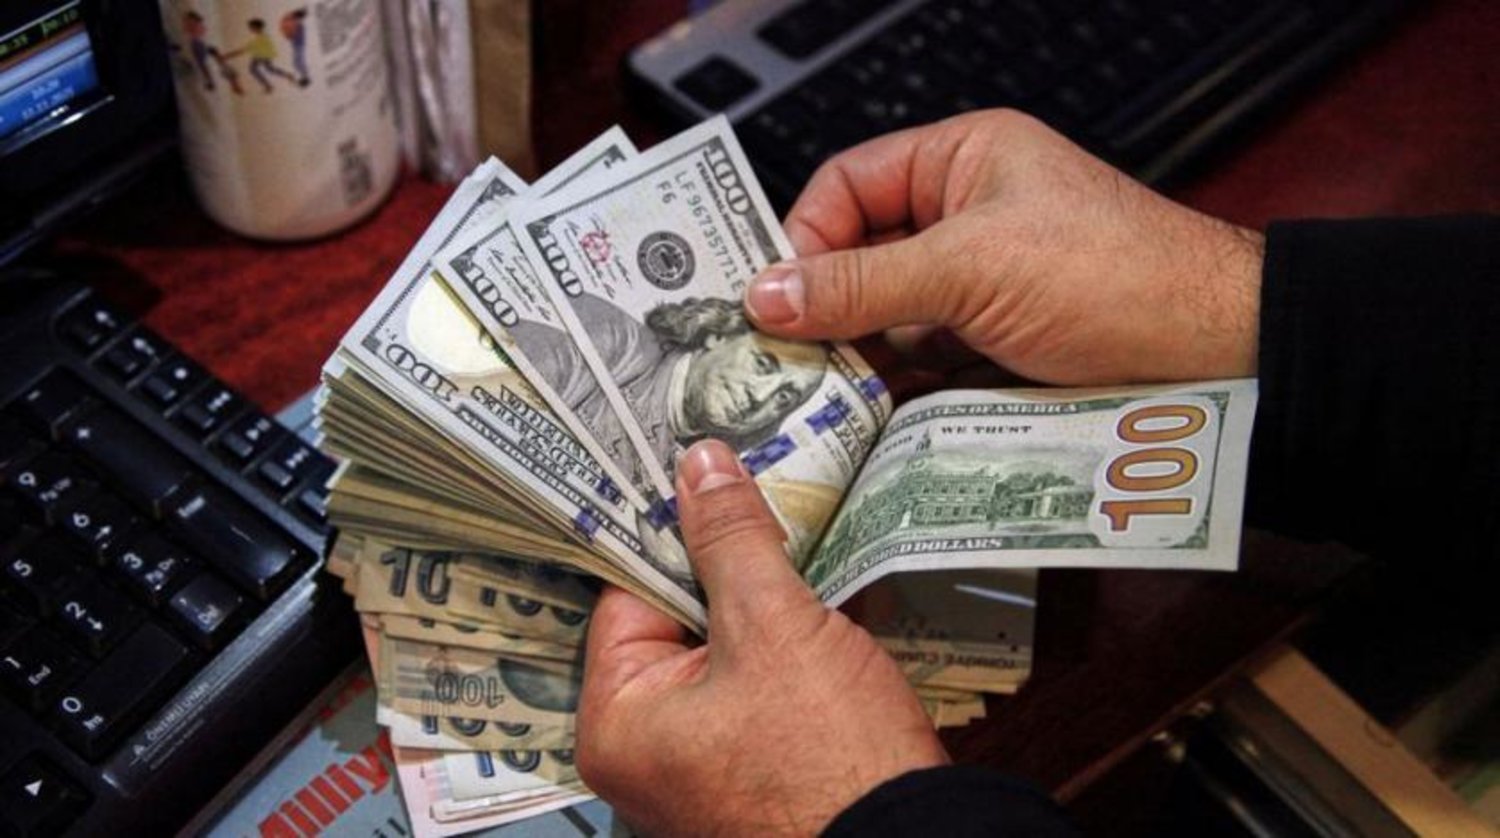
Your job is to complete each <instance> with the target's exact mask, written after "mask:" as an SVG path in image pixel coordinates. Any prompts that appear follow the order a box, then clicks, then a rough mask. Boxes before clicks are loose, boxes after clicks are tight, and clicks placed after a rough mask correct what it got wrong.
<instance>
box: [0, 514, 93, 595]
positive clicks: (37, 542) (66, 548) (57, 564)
mask: <svg viewBox="0 0 1500 838" xmlns="http://www.w3.org/2000/svg"><path fill="white" fill-rule="evenodd" d="M78 565H79V558H78V553H77V552H76V551H75V550H74V549H73V547H72V545H70V544H68V543H67V542H66V541H63V540H62V537H61V536H59V535H58V534H56V533H45V534H43V535H42V536H41V537H40V538H37V539H34V540H32V541H30V542H28V543H25V544H22V545H20V546H18V547H17V548H16V549H15V550H13V551H12V552H11V554H10V556H9V557H8V558H6V559H5V564H4V565H3V567H0V578H3V579H4V580H5V582H6V585H7V587H9V588H10V589H11V590H13V591H14V592H15V593H16V594H17V596H18V598H19V599H20V601H21V602H23V603H24V604H25V605H26V606H27V607H29V608H30V609H31V611H32V613H35V614H41V615H43V616H46V615H48V614H51V613H52V612H53V611H54V610H55V609H56V606H57V602H58V600H59V599H61V598H62V597H63V595H65V594H66V593H67V592H68V589H69V588H71V587H72V586H73V582H74V574H75V573H76V571H77V570H78Z"/></svg>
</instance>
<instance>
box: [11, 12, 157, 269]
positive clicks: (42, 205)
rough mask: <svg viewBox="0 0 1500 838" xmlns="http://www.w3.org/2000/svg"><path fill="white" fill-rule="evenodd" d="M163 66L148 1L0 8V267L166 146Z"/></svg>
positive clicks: (129, 176)
mask: <svg viewBox="0 0 1500 838" xmlns="http://www.w3.org/2000/svg"><path fill="white" fill-rule="evenodd" d="M168 66H169V65H168V62H167V56H166V46H165V44H164V39H163V37H162V29H161V21H160V17H159V15H158V12H157V7H156V0H6V2H4V3H3V4H0V264H4V263H6V262H9V261H11V260H12V259H14V258H15V257H16V256H18V255H19V254H20V253H21V252H23V251H24V250H25V249H26V248H27V247H29V246H30V245H31V244H32V243H34V242H35V241H37V240H38V239H40V238H42V237H43V236H46V235H48V234H50V233H51V232H53V231H55V230H56V229H57V228H58V227H59V226H61V225H62V224H64V223H66V222H67V221H69V220H70V219H72V218H75V217H76V216H77V215H78V214H79V213H81V212H83V211H85V210H87V209H88V208H89V207H91V206H94V205H95V204H97V203H98V202H100V201H101V200H103V199H105V198H107V197H108V196H110V195H112V194H114V193H116V192H118V191H119V190H120V189H122V188H123V187H124V186H125V185H126V184H128V183H129V182H130V181H131V180H132V179H133V177H134V176H135V175H137V174H138V173H140V171H141V170H142V169H144V167H145V166H146V165H147V164H148V163H149V162H150V161H151V160H152V159H154V158H155V157H157V156H158V155H160V154H161V153H162V152H163V151H164V150H166V149H167V148H169V147H170V144H171V138H172V137H173V131H172V124H173V123H172V119H171V103H172V87H171V85H172V81H171V76H170V71H169V69H168Z"/></svg>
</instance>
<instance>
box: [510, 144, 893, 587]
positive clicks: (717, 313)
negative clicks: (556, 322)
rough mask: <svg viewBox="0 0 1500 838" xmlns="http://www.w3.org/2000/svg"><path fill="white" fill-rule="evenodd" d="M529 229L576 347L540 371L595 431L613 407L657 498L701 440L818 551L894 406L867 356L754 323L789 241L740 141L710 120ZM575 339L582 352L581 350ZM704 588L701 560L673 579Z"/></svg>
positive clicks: (525, 231) (545, 213) (805, 548)
mask: <svg viewBox="0 0 1500 838" xmlns="http://www.w3.org/2000/svg"><path fill="white" fill-rule="evenodd" d="M512 220H513V223H515V224H516V226H517V228H518V229H519V230H520V232H521V236H520V240H521V246H522V247H523V248H524V249H525V251H526V254H527V256H528V258H529V259H530V261H531V264H532V265H533V266H535V267H536V268H537V269H538V270H540V271H541V274H542V279H543V282H544V285H545V288H546V290H547V293H548V294H550V295H551V299H552V301H553V303H554V304H555V306H556V308H557V311H558V313H559V314H560V315H561V318H562V321H563V323H564V325H565V326H566V331H567V332H568V333H570V334H571V335H572V338H573V341H572V342H569V343H568V344H564V343H563V342H562V341H559V342H558V344H559V347H558V350H557V351H553V352H545V353H543V352H538V353H536V354H535V355H533V357H532V361H533V362H534V363H536V364H537V365H539V366H543V367H545V366H549V365H550V366H553V367H554V368H553V369H544V370H543V376H544V377H546V378H548V379H550V380H555V381H561V380H567V379H571V378H575V377H582V376H585V375H586V374H587V373H586V372H585V371H584V370H582V369H581V367H583V366H586V367H588V369H589V370H590V371H592V373H593V377H594V378H595V379H596V380H597V382H598V385H599V386H598V387H597V388H594V389H589V390H584V389H577V390H576V391H575V390H570V391H569V392H570V393H572V394H573V395H572V403H571V405H570V406H571V407H572V409H573V410H574V411H575V412H577V413H578V414H579V415H580V416H582V417H584V418H585V420H586V421H587V420H588V419H589V417H592V416H602V415H606V414H608V413H609V412H610V411H611V410H612V411H613V412H614V413H616V414H618V415H619V416H620V417H622V418H623V419H624V420H625V429H626V432H627V433H628V435H629V437H630V439H631V441H632V442H633V443H634V445H635V446H636V449H637V451H638V452H639V453H640V455H641V460H642V462H643V463H644V464H645V466H646V469H647V470H648V472H649V473H650V475H651V479H652V481H653V483H654V484H655V487H656V489H657V491H658V492H659V493H660V494H661V496H662V497H664V498H671V497H672V496H673V494H674V490H673V485H672V470H673V464H674V458H675V456H676V455H677V454H678V453H679V452H681V451H682V450H683V449H685V448H686V447H687V446H688V445H690V444H692V443H693V442H694V441H696V440H698V439H703V438H708V437H713V438H717V439H721V440H724V441H726V442H728V443H729V444H730V445H731V446H732V447H734V448H735V449H736V450H737V451H738V452H739V453H740V456H741V459H742V460H743V461H744V463H745V464H746V465H747V467H748V468H749V470H750V471H751V473H752V474H754V475H755V478H756V480H757V482H758V483H759V484H760V487H761V489H762V490H763V491H764V493H765V495H766V498H767V500H768V501H769V502H770V505H771V507H772V509H773V510H775V512H776V514H777V516H778V518H779V519H780V521H781V523H782V525H783V527H784V528H785V529H786V531H787V534H788V536H789V541H788V546H789V551H790V553H791V554H792V555H793V557H794V559H799V560H800V559H801V558H804V557H806V556H807V555H808V553H809V552H810V550H811V547H812V545H813V544H814V543H815V542H816V540H817V538H818V536H819V535H820V534H821V533H822V531H823V529H824V527H825V525H826V524H827V521H828V519H829V517H830V516H831V514H832V512H833V510H834V509H835V507H836V506H837V504H838V501H839V498H840V497H842V495H843V493H844V490H845V489H846V488H847V486H848V485H849V483H850V481H851V480H852V478H853V476H854V474H855V472H856V471H857V470H858V469H859V467H860V464H861V463H862V462H863V461H864V459H865V456H866V454H867V453H868V451H869V448H870V446H871V445H872V444H873V442H874V440H875V437H876V434H877V433H878V432H879V429H880V427H881V425H883V424H884V422H885V420H886V418H887V416H888V412H889V406H890V402H889V397H888V396H887V394H886V392H885V388H884V386H883V385H882V384H881V382H880V380H879V379H878V378H876V377H875V375H874V373H873V371H872V370H871V369H870V368H869V366H868V365H867V364H866V363H865V362H864V360H863V359H862V358H860V357H859V355H858V354H857V353H855V352H854V351H853V350H852V349H851V348H849V347H847V346H842V345H838V346H829V345H826V344H818V343H801V342H793V341H785V340H780V339H776V338H772V337H769V336H767V335H763V334H761V333H759V332H756V331H754V330H753V329H751V328H750V325H749V322H748V321H747V320H746V318H745V314H744V309H743V306H742V302H741V301H742V298H743V295H744V290H745V286H746V284H747V283H748V282H749V280H750V278H751V277H753V276H754V275H755V274H756V273H757V272H758V271H760V270H761V269H762V268H765V267H766V266H768V265H770V264H772V263H774V262H777V261H780V260H782V259H787V258H790V257H791V256H792V255H793V252H792V249H791V245H790V244H789V243H788V241H787V240H786V236H785V234H784V233H783V232H782V231H781V227H780V225H779V224H778V223H777V221H776V217H775V215H774V213H773V212H772V210H771V208H770V204H769V202H768V201H767V200H766V198H765V196H764V194H763V193H762V192H761V190H760V187H759V185H758V184H757V183H756V182H755V179H754V176H753V173H752V172H751V171H750V168H749V165H748V164H747V163H746V161H745V157H744V154H743V152H742V151H741V150H740V147H739V145H738V143H737V142H736V140H735V138H734V135H733V132H732V131H731V130H730V129H729V125H728V123H727V122H726V121H724V120H723V119H715V120H710V121H709V122H706V123H704V124H702V125H700V126H698V127H696V128H693V129H690V130H688V131H686V132H684V133H682V134H680V135H678V136H677V137H674V138H672V139H670V140H667V141H665V142H663V143H661V144H660V145H657V146H655V147H653V148H652V149H650V150H649V151H647V152H644V153H643V154H641V155H640V156H638V157H636V158H634V159H633V160H630V161H627V162H626V163H624V164H622V165H621V166H619V167H618V168H616V169H614V170H612V171H611V176H610V178H609V179H608V180H607V181H605V182H603V183H599V182H590V181H580V182H579V183H576V184H575V185H573V186H571V187H567V188H564V189H561V190H559V191H558V192H556V193H555V194H553V195H551V196H548V197H546V198H542V199H539V200H537V201H536V202H528V203H526V204H525V205H522V206H517V207H516V208H515V209H514V211H513V213H512ZM575 346H576V352H575V351H573V347H575ZM675 570H676V572H677V573H680V574H681V575H682V576H683V577H684V578H689V574H688V571H687V568H686V563H685V562H683V563H682V566H680V567H678V568H676V569H675Z"/></svg>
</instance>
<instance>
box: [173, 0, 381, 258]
mask: <svg viewBox="0 0 1500 838" xmlns="http://www.w3.org/2000/svg"><path fill="white" fill-rule="evenodd" d="M161 9H162V24H163V26H164V27H165V28H166V32H167V42H168V44H169V48H170V50H171V53H172V55H171V60H172V65H173V77H174V80H175V81H176V87H177V110H178V117H179V121H180V123H181V129H182V151H183V157H184V159H185V160H186V162H187V167H188V171H189V173H190V175H191V177H192V181H193V185H194V188H195V190H196V191H197V193H198V200H199V201H200V202H201V203H202V205H203V208H204V209H205V210H206V211H207V212H208V214H209V215H210V216H212V217H213V218H214V220H216V221H218V222H219V223H220V224H223V225H224V226H225V227H228V228H230V229H231V230H234V231H236V232H239V233H243V234H244V235H247V236H252V237H255V238H261V239H271V240H278V241H286V240H295V239H307V238H313V237H316V236H322V235H325V234H328V233H332V232H334V231H336V230H339V229H342V228H344V227H346V226H348V225H350V224H352V223H354V222H355V221H357V220H359V219H360V218H361V217H363V216H364V215H366V214H368V213H369V212H370V211H371V210H373V209H375V207H377V206H379V205H380V202H381V201H382V200H383V199H384V197H385V195H386V193H387V192H389V191H390V187H391V184H392V183H394V182H395V178H396V172H397V166H398V149H397V143H398V137H397V126H396V112H395V105H394V102H393V101H392V100H391V97H390V84H389V78H388V69H387V66H386V53H385V41H384V34H383V32H382V30H381V21H380V4H379V3H378V2H377V0H161Z"/></svg>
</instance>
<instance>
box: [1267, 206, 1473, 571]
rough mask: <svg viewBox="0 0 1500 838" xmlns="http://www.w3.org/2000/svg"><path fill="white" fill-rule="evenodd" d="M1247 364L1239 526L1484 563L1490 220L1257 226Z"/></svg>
mask: <svg viewBox="0 0 1500 838" xmlns="http://www.w3.org/2000/svg"><path fill="white" fill-rule="evenodd" d="M1259 351H1260V407H1259V410H1258V412H1257V415H1256V422H1255V434H1254V437H1253V439H1252V442H1251V455H1250V458H1251V462H1250V487H1249V491H1248V494H1247V510H1246V521H1247V523H1249V524H1250V525H1252V526H1258V527H1262V528H1265V529H1268V530H1272V531H1275V532H1280V533H1284V534H1287V535H1292V536H1296V537H1301V538H1308V539H1331V540H1336V541H1341V542H1343V543H1345V544H1348V545H1349V546H1351V547H1354V548H1356V549H1358V550H1360V551H1362V552H1364V553H1366V554H1369V555H1372V556H1375V557H1377V558H1390V559H1393V560H1398V561H1414V562H1415V561H1419V562H1424V563H1432V566H1433V567H1434V568H1442V569H1445V570H1446V569H1453V568H1455V567H1456V566H1457V563H1458V562H1465V563H1476V562H1477V561H1479V560H1481V559H1494V558H1495V557H1496V556H1497V555H1500V532H1497V527H1500V523H1497V522H1500V444H1497V440H1500V435H1497V424H1500V217H1453V218H1429V219H1401V220H1396V219H1388V220H1361V221H1301V222H1289V223H1278V224H1274V225H1272V226H1271V228H1270V230H1269V231H1268V233H1267V241H1266V259H1265V270H1264V279H1263V286H1262V289H1261V324H1260V350H1259Z"/></svg>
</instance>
